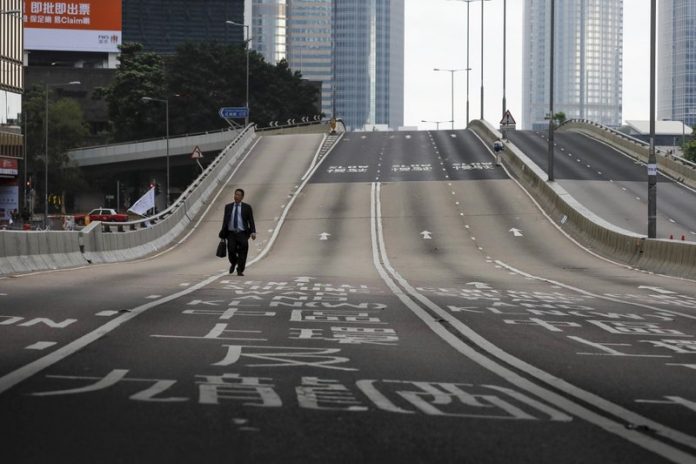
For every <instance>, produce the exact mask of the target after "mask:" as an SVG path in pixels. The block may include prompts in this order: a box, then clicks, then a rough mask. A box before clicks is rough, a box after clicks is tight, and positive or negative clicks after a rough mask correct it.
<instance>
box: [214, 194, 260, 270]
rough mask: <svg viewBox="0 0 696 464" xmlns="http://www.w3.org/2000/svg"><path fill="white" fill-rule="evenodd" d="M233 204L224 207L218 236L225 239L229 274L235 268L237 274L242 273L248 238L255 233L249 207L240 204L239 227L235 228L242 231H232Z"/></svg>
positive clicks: (252, 215)
mask: <svg viewBox="0 0 696 464" xmlns="http://www.w3.org/2000/svg"><path fill="white" fill-rule="evenodd" d="M234 204H235V203H234V202H233V203H229V204H227V205H225V215H224V216H223V219H222V227H221V229H220V233H219V234H218V236H219V237H220V238H224V239H227V257H228V258H229V260H230V266H231V267H230V272H232V270H233V269H234V267H235V266H236V267H237V272H238V273H243V272H244V268H245V267H246V259H247V253H248V251H249V237H250V236H251V234H255V233H256V226H255V225H254V213H253V211H252V210H251V206H250V205H248V204H246V203H244V202H241V203H240V205H241V208H242V211H241V225H240V224H239V223H238V224H237V226H238V227H240V226H241V227H240V229H243V230H237V231H235V230H232V229H233V221H232V208H233V206H234ZM238 221H239V219H238Z"/></svg>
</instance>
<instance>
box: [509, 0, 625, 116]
mask: <svg viewBox="0 0 696 464" xmlns="http://www.w3.org/2000/svg"><path fill="white" fill-rule="evenodd" d="M555 9H556V21H555V34H554V37H555V41H554V48H555V49H556V55H555V70H554V74H555V76H554V111H556V112H564V113H565V114H566V117H567V118H582V119H589V120H592V121H595V122H599V123H602V124H606V125H608V126H619V125H620V124H621V116H622V92H623V54H622V45H623V0H563V1H556V3H555ZM550 10H551V8H550V2H549V0H525V9H524V24H525V29H524V55H523V56H524V71H523V78H522V85H523V89H522V95H523V102H522V112H523V115H522V126H523V128H524V129H531V128H534V127H540V126H543V125H545V124H546V121H545V117H546V114H547V112H548V108H549V49H550V39H551V37H550V22H551V21H550V14H551V11H550Z"/></svg>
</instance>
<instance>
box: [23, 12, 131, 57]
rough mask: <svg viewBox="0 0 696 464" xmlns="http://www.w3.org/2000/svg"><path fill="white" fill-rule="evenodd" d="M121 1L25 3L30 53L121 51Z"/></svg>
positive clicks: (25, 31) (26, 40)
mask: <svg viewBox="0 0 696 464" xmlns="http://www.w3.org/2000/svg"><path fill="white" fill-rule="evenodd" d="M121 3H122V2H121V0H77V1H45V0H42V1H38V0H24V48H25V49H27V50H56V51H85V52H113V53H116V52H118V46H119V45H120V44H121V24H122V20H121V16H122V9H121V8H122V7H121Z"/></svg>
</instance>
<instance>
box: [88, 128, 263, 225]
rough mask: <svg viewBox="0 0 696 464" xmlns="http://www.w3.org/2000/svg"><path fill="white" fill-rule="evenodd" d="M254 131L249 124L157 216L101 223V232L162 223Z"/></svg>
mask: <svg viewBox="0 0 696 464" xmlns="http://www.w3.org/2000/svg"><path fill="white" fill-rule="evenodd" d="M254 130H255V128H254V125H253V124H250V125H248V126H247V127H246V128H245V129H244V130H243V131H242V132H240V133H239V135H238V136H237V137H236V138H235V139H234V140H233V141H232V142H231V143H230V144H229V145H228V146H227V148H226V149H225V150H223V151H221V152H220V154H219V155H218V156H216V157H215V159H214V160H213V161H212V162H211V163H210V164H209V165H208V166H207V167H206V168H205V170H204V171H203V172H202V173H201V174H200V175H199V176H198V177H197V178H196V179H195V180H194V181H193V182H192V183H191V184H190V185H189V186H188V187H187V188H186V190H184V191H183V192H182V194H181V195H179V197H178V198H177V199H176V200H175V201H174V202H173V203H172V204H171V205H170V206H169V207H168V208H167V209H165V210H164V211H162V212H160V213H158V214H155V215H154V216H150V217H147V218H143V219H138V220H137V221H128V222H102V223H101V228H102V232H113V230H112V229H116V232H127V231H134V230H138V229H147V228H149V227H152V226H153V225H155V224H157V223H158V222H161V221H163V220H164V219H166V218H167V217H168V216H170V215H172V214H174V212H176V210H177V209H178V208H179V207H180V206H181V205H183V204H184V203H185V202H186V200H187V199H188V198H189V196H190V195H191V194H192V193H193V191H194V190H195V189H196V187H198V186H199V185H200V184H201V183H202V182H203V180H204V179H205V178H206V177H208V176H209V175H210V173H211V172H212V171H213V170H214V169H215V168H216V167H217V166H218V165H219V164H220V163H221V162H222V159H223V158H224V157H225V154H226V153H227V151H228V150H229V149H231V148H232V147H234V146H235V145H237V144H238V143H240V141H241V140H243V139H244V136H245V135H247V133H248V132H249V131H254Z"/></svg>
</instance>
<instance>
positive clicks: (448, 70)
mask: <svg viewBox="0 0 696 464" xmlns="http://www.w3.org/2000/svg"><path fill="white" fill-rule="evenodd" d="M433 71H442V72H448V73H450V74H451V75H452V93H451V99H452V119H451V120H450V121H451V122H452V130H454V73H456V72H459V71H470V69H468V68H467V69H462V68H460V69H440V68H433ZM468 74H469V73H467V75H468ZM468 124H469V121H467V125H468Z"/></svg>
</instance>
